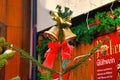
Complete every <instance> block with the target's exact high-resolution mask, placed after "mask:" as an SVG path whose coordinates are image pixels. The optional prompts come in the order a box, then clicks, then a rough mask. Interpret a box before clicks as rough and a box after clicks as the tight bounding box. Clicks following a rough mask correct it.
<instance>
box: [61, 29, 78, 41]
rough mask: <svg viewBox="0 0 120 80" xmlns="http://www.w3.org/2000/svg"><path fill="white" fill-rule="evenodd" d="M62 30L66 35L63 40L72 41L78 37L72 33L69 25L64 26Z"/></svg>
mask: <svg viewBox="0 0 120 80" xmlns="http://www.w3.org/2000/svg"><path fill="white" fill-rule="evenodd" d="M62 31H63V36H64V37H63V40H67V41H71V40H73V39H74V38H75V37H76V35H75V34H74V33H72V31H71V30H70V28H69V27H66V28H63V29H62Z"/></svg>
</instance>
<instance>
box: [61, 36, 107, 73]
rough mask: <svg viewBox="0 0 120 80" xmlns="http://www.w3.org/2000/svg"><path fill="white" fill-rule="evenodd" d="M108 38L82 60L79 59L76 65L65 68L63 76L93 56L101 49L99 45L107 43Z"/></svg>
mask: <svg viewBox="0 0 120 80" xmlns="http://www.w3.org/2000/svg"><path fill="white" fill-rule="evenodd" d="M108 40H109V38H108V37H107V38H105V39H104V40H102V41H101V42H99V43H98V44H97V45H96V46H95V47H94V48H93V49H92V50H91V51H90V52H88V53H87V55H85V56H84V57H83V58H82V59H80V60H79V61H78V62H77V63H76V64H74V65H73V66H71V67H69V68H67V69H65V70H64V72H63V74H65V73H66V72H69V71H71V70H73V69H75V68H76V67H78V66H79V65H80V64H82V63H83V62H85V61H86V60H87V59H88V58H89V57H90V56H91V55H93V54H94V53H95V51H96V50H97V49H98V48H100V47H101V45H102V44H103V43H104V42H105V41H108Z"/></svg>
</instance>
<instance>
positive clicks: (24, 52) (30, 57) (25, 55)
mask: <svg viewBox="0 0 120 80" xmlns="http://www.w3.org/2000/svg"><path fill="white" fill-rule="evenodd" d="M5 46H8V47H10V48H12V49H14V50H16V51H18V52H19V53H20V54H21V55H23V56H24V57H26V58H28V59H29V60H31V61H32V62H33V63H34V64H36V65H37V66H39V67H41V68H42V69H45V70H48V71H50V72H51V73H57V72H56V71H55V70H54V69H50V68H48V67H45V66H43V65H42V64H41V63H39V62H38V61H37V60H36V59H35V58H33V57H32V56H30V55H29V53H27V52H26V51H24V50H22V49H20V48H18V47H16V46H11V44H10V43H7V42H5Z"/></svg>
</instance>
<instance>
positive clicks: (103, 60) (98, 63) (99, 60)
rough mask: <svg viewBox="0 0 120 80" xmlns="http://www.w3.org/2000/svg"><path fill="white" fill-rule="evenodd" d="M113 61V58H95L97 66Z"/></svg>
mask: <svg viewBox="0 0 120 80" xmlns="http://www.w3.org/2000/svg"><path fill="white" fill-rule="evenodd" d="M113 63H115V58H109V59H98V60H97V66H102V65H106V64H113Z"/></svg>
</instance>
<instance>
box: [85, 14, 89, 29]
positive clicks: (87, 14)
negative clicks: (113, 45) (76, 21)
mask: <svg viewBox="0 0 120 80" xmlns="http://www.w3.org/2000/svg"><path fill="white" fill-rule="evenodd" d="M88 18H89V12H88V13H87V17H86V23H87V28H88V30H89V29H90V28H89V23H88Z"/></svg>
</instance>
